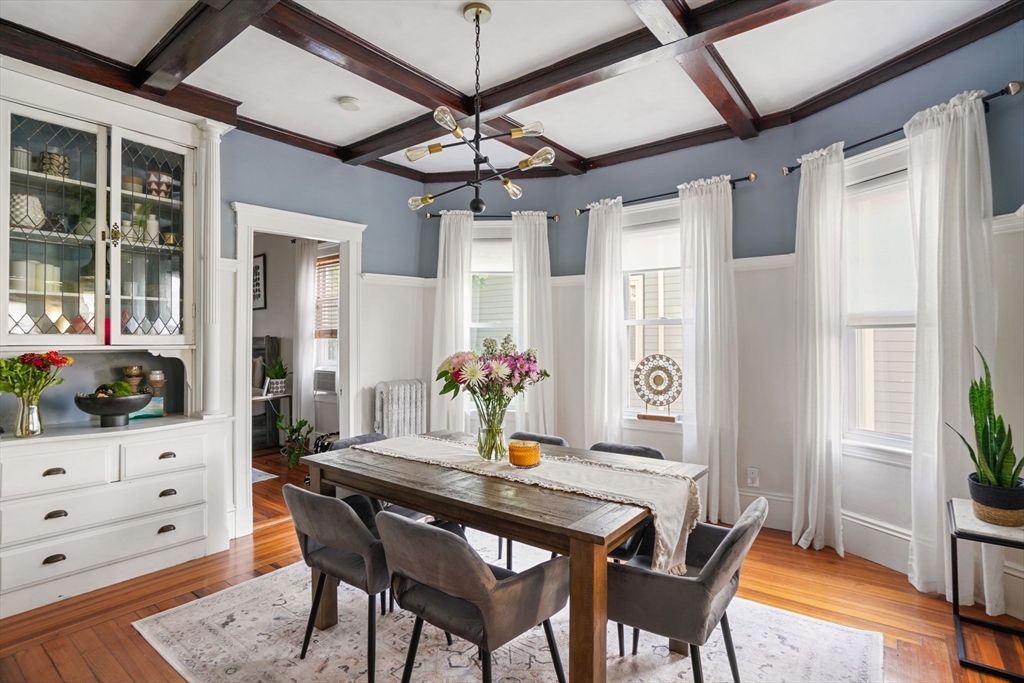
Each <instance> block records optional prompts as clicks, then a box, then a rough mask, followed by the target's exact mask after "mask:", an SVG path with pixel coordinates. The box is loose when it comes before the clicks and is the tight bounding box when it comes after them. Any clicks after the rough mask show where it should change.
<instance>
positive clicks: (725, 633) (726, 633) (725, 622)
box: [722, 613, 740, 683]
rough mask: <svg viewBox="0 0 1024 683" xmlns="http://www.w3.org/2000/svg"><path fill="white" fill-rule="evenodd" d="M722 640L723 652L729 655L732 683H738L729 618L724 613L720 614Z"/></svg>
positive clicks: (737, 668) (738, 670)
mask: <svg viewBox="0 0 1024 683" xmlns="http://www.w3.org/2000/svg"><path fill="white" fill-rule="evenodd" d="M722 638H723V639H724V640H725V651H726V653H727V654H728V655H729V668H730V669H732V683H740V667H739V664H737V663H736V649H735V648H734V647H733V646H732V631H730V630H729V617H728V615H726V614H724V613H723V614H722Z"/></svg>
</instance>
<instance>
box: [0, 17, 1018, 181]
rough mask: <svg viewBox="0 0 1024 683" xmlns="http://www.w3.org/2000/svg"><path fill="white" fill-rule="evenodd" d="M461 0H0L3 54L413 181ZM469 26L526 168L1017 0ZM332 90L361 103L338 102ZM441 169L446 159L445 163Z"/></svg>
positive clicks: (990, 24)
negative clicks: (549, 153) (546, 156)
mask: <svg viewBox="0 0 1024 683" xmlns="http://www.w3.org/2000/svg"><path fill="white" fill-rule="evenodd" d="M463 4H464V2H463V0H200V2H193V1H191V0H47V1H45V2H40V1H38V0H3V2H0V53H2V54H4V55H6V56H8V57H13V58H15V59H20V60H23V61H28V62H31V63H34V64H37V65H39V66H44V67H46V68H50V69H54V70H57V71H61V72H63V73H68V74H70V75H73V76H77V77H79V78H85V79H88V80H92V81H95V82H99V83H102V84H103V85H107V86H109V87H114V88H117V89H119V90H122V91H126V92H134V93H136V94H138V95H140V96H143V97H147V98H149V99H152V100H157V101H164V102H166V103H167V104H169V105H170V106H175V107H177V108H179V109H185V110H187V111H192V112H194V113H197V114H200V115H203V116H210V117H213V118H219V119H221V120H225V121H226V122H228V123H232V124H236V125H237V126H238V127H239V128H241V129H242V130H247V131H249V132H253V133H256V134H259V135H265V136H267V137H271V138H274V139H278V140H282V141H285V142H289V143H290V144H295V145H297V146H301V147H304V148H307V149H311V150H313V151H316V152H319V153H322V154H328V155H332V156H336V157H338V158H339V159H340V160H342V161H344V162H345V163H354V164H367V163H368V164H371V165H372V166H373V167H375V168H381V169H383V170H387V171H390V172H393V173H398V174H400V175H406V176H409V177H413V178H417V179H421V180H424V181H429V180H436V179H455V178H456V177H459V172H465V171H467V170H468V169H470V168H472V154H470V153H469V152H468V150H467V149H466V148H465V147H463V148H457V149H448V150H445V152H444V153H442V154H437V155H432V156H429V157H427V158H425V159H422V160H420V161H418V162H415V163H411V162H408V161H407V160H406V159H405V157H404V155H403V154H402V152H401V150H402V149H404V148H405V147H406V146H410V145H416V144H427V143H429V142H432V141H439V142H443V143H448V142H453V141H454V139H453V138H451V137H450V136H447V137H443V136H441V135H440V133H442V132H443V131H442V130H441V129H440V128H438V127H437V126H436V124H434V122H433V121H432V120H431V117H430V112H431V111H432V109H433V108H434V107H436V106H438V105H440V104H444V105H446V106H448V107H449V108H450V109H452V111H453V112H454V113H455V115H456V116H457V117H458V118H460V119H462V121H463V123H464V125H466V126H471V121H470V117H469V114H470V113H471V112H472V108H473V102H472V92H473V83H474V62H473V51H474V35H473V26H472V25H471V24H468V23H466V21H465V20H464V19H463V17H462V9H461V8H462V6H463ZM489 4H490V6H491V8H492V10H493V18H492V19H491V21H490V22H488V23H486V24H484V25H483V26H482V28H481V64H480V68H481V73H480V80H481V86H482V89H483V93H482V103H483V110H484V115H483V117H482V118H483V122H484V124H483V126H482V128H481V132H482V133H483V134H485V135H494V134H498V133H502V132H507V131H508V130H510V129H511V128H513V127H515V126H516V125H518V124H521V123H528V122H530V121H533V120H541V121H543V122H544V124H545V127H546V130H545V137H544V138H520V139H516V140H512V139H509V138H503V139H499V140H491V141H486V142H485V143H484V145H483V146H484V152H485V154H486V155H487V156H488V157H490V158H491V160H492V162H493V163H495V164H496V165H497V166H499V167H505V166H510V165H512V164H514V163H515V162H516V161H518V160H519V159H521V158H523V157H524V156H526V155H528V154H530V153H531V152H532V151H535V150H536V149H538V148H539V147H541V146H543V145H545V144H550V145H552V146H554V147H555V149H556V152H557V160H556V164H555V166H554V167H553V168H552V169H545V170H543V171H540V172H539V173H540V174H562V173H572V174H578V173H583V172H586V170H588V169H590V168H597V167H601V166H607V165H609V164H613V163H619V162H622V161H628V160H631V159H636V158H641V157H643V156H649V155H651V154H659V153H663V152H667V151H671V150H673V149H680V148H683V147H687V146H692V145H696V144H703V143H706V142H712V141H715V140H721V139H725V138H728V137H734V136H735V137H740V138H742V139H748V138H751V137H754V136H756V135H757V134H758V133H759V132H760V131H761V130H764V129H766V128H770V127H774V126H779V125H785V124H787V123H790V122H792V121H795V120H799V119H800V118H804V117H805V116H809V115H810V114H813V113H815V112H816V111H820V110H821V109H822V108H824V107H826V106H830V105H831V104H835V103H836V102H838V101H841V100H842V99H845V98H847V97H850V96H852V95H855V94H857V93H858V92H861V91H863V90H865V89H867V88H868V87H871V86H872V85H875V84H877V83H879V82H883V81H885V80H888V79H890V78H893V77H895V76H898V75H900V74H901V73H905V72H906V71H908V70H910V69H912V68H914V67H916V66H918V65H920V64H922V63H924V62H926V61H929V60H931V59H935V58H937V57H939V56H942V55H943V54H946V53H948V52H950V51H952V50H955V49H957V48H959V47H962V46H963V45H966V44H968V43H970V42H973V41H974V40H977V39H978V38H981V37H983V36H985V35H988V34H990V33H992V32H994V31H997V30H999V29H1000V28H1003V27H1005V26H1008V25H1010V24H1012V23H1014V22H1016V21H1020V20H1022V19H1024V0H871V1H870V2H868V1H865V0H832V1H829V0H559V1H558V2H545V1H542V0H490V1H489ZM341 96H350V97H355V98H358V100H359V102H360V108H359V111H354V112H353V111H345V110H342V109H341V108H340V107H339V106H338V103H337V100H338V98H339V97H341ZM438 174H444V175H443V176H441V175H438Z"/></svg>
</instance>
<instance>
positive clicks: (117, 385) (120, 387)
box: [110, 381, 132, 396]
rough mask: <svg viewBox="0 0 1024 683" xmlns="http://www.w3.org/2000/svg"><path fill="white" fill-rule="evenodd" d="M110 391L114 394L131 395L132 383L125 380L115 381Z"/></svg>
mask: <svg viewBox="0 0 1024 683" xmlns="http://www.w3.org/2000/svg"><path fill="white" fill-rule="evenodd" d="M110 391H111V393H112V394H113V395H114V396H131V395H132V385H130V384H128V382H123V381H119V382H114V383H113V384H111V385H110Z"/></svg>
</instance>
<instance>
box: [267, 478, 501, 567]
mask: <svg viewBox="0 0 1024 683" xmlns="http://www.w3.org/2000/svg"><path fill="white" fill-rule="evenodd" d="M268 479H277V475H276V474H271V473H270V472H264V471H263V470H260V469H256V468H255V467H253V468H252V483H254V484H255V483H256V482H258V481H267V480H268ZM513 555H514V553H513Z"/></svg>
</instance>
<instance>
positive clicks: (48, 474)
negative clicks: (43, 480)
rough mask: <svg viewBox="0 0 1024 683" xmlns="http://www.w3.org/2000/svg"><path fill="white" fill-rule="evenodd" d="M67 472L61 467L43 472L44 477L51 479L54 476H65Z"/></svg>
mask: <svg viewBox="0 0 1024 683" xmlns="http://www.w3.org/2000/svg"><path fill="white" fill-rule="evenodd" d="M67 473H68V471H67V470H66V469H64V468H63V467H51V468H50V469H48V470H46V471H45V472H43V476H44V477H52V476H53V475H55V474H67Z"/></svg>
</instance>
